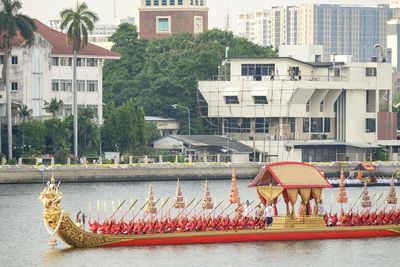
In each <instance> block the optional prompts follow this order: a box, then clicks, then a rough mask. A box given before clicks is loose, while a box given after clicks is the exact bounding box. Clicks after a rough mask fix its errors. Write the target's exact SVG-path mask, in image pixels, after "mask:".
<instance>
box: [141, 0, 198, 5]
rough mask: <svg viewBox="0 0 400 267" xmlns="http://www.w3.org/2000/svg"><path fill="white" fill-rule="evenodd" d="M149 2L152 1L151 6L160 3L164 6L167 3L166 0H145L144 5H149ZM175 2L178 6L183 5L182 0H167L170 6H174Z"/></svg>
mask: <svg viewBox="0 0 400 267" xmlns="http://www.w3.org/2000/svg"><path fill="white" fill-rule="evenodd" d="M151 2H153V6H159V5H160V3H161V5H162V6H166V5H167V3H168V1H167V0H146V6H151ZM197 2H198V0H197ZM201 2H203V1H201ZM175 3H176V4H177V5H178V6H182V5H183V0H169V5H170V6H174V5H175Z"/></svg>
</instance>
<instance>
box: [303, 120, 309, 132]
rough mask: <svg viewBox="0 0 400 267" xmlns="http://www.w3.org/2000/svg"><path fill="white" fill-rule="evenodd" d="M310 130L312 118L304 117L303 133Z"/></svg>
mask: <svg viewBox="0 0 400 267" xmlns="http://www.w3.org/2000/svg"><path fill="white" fill-rule="evenodd" d="M309 131H310V119H309V118H303V133H308V132H309Z"/></svg>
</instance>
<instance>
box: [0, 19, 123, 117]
mask: <svg viewBox="0 0 400 267" xmlns="http://www.w3.org/2000/svg"><path fill="white" fill-rule="evenodd" d="M34 23H35V25H36V27H37V30H36V32H35V38H34V43H33V44H32V46H30V47H29V46H26V45H25V40H24V39H23V38H22V37H21V36H20V35H17V36H16V37H15V38H13V40H12V45H13V47H12V58H11V65H10V81H11V100H12V117H13V118H14V119H15V118H16V114H17V108H18V106H20V105H27V106H28V107H29V108H30V109H32V116H33V118H36V119H41V118H47V117H50V116H51V114H48V113H46V111H45V110H44V109H43V107H44V103H45V101H47V102H49V101H50V100H51V99H52V98H57V99H61V100H62V101H63V102H64V107H63V109H62V110H61V112H60V113H59V114H58V115H59V116H60V117H64V116H68V115H71V114H72V99H73V95H72V69H73V68H72V62H73V59H72V57H73V52H72V48H71V47H70V46H68V44H67V37H66V35H65V34H63V33H61V32H58V31H56V30H53V29H51V28H49V27H47V26H46V25H44V24H43V23H41V22H40V21H38V20H34ZM0 53H2V52H0ZM118 58H119V54H116V53H114V52H111V51H108V50H106V49H103V48H101V47H98V46H95V45H93V44H88V45H87V46H86V47H85V48H83V49H82V50H81V51H80V52H79V53H78V59H77V80H78V81H77V90H78V109H79V108H83V107H90V108H92V109H93V110H95V113H96V115H97V119H98V122H99V123H102V120H103V71H102V69H103V62H104V60H105V59H118ZM3 61H4V56H0V68H1V69H2V67H3ZM2 90H3V88H1V89H0V95H2V96H3V97H2V98H0V118H3V121H4V119H5V116H6V104H5V103H6V97H5V96H6V93H5V91H4V90H3V91H2ZM14 123H15V121H14Z"/></svg>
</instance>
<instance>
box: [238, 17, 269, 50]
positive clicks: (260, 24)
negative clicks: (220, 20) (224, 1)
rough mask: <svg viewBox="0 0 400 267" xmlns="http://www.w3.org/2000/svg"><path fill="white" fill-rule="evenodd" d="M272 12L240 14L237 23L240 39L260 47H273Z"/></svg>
mask: <svg viewBox="0 0 400 267" xmlns="http://www.w3.org/2000/svg"><path fill="white" fill-rule="evenodd" d="M270 13H271V12H270V11H269V10H263V11H257V12H247V13H243V14H240V15H239V17H238V21H237V29H238V30H237V32H238V36H239V37H243V38H246V39H248V40H250V41H251V42H253V43H255V44H258V45H260V46H272V37H271V33H272V30H271V27H272V26H271V25H272V22H271V14H270Z"/></svg>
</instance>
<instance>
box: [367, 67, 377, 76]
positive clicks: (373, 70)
mask: <svg viewBox="0 0 400 267" xmlns="http://www.w3.org/2000/svg"><path fill="white" fill-rule="evenodd" d="M365 75H366V76H367V77H375V76H376V68H366V69H365Z"/></svg>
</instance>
